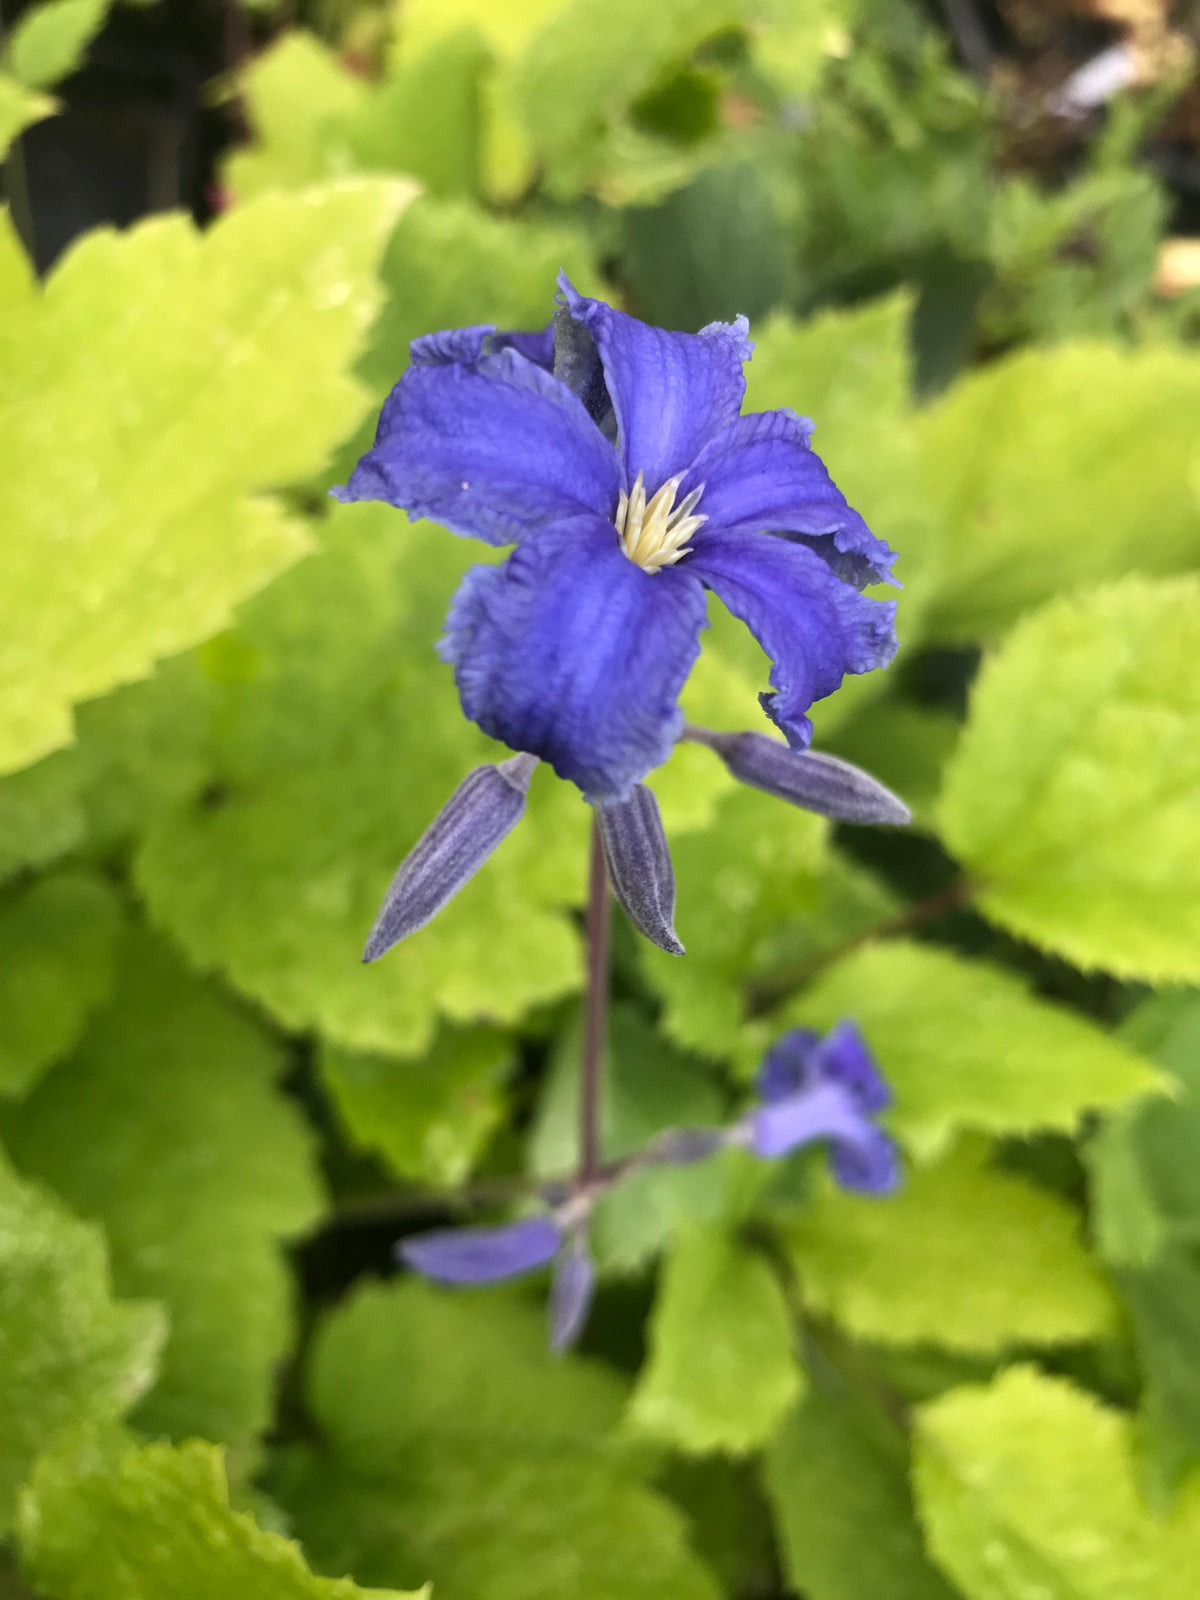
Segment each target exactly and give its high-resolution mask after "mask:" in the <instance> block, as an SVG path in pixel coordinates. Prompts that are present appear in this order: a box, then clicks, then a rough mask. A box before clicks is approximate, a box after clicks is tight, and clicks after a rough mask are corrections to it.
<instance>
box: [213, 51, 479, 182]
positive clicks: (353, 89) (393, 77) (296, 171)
mask: <svg viewBox="0 0 1200 1600" xmlns="http://www.w3.org/2000/svg"><path fill="white" fill-rule="evenodd" d="M483 65H484V52H483V46H482V43H481V42H480V40H479V38H478V36H477V35H476V34H475V33H474V32H473V31H465V32H460V33H458V34H451V35H449V36H447V37H444V38H442V39H440V40H439V41H438V42H437V43H436V44H434V45H433V46H432V47H431V48H429V49H428V50H426V51H424V52H423V53H422V54H421V55H419V56H417V57H413V56H411V55H410V54H409V53H408V52H405V53H404V55H403V56H402V58H401V60H400V61H399V63H396V64H394V65H392V66H391V68H390V70H389V72H388V75H387V77H386V78H385V79H384V80H383V82H382V83H379V84H368V83H365V82H364V81H363V80H362V79H361V78H358V77H356V76H355V75H354V74H353V73H351V72H350V71H348V70H347V68H346V67H345V66H344V65H343V64H342V62H341V61H340V60H339V59H338V57H337V56H336V55H335V54H334V53H333V52H332V51H331V50H329V49H328V48H326V46H324V45H323V44H321V43H320V42H319V41H318V40H316V39H314V38H313V37H312V35H311V34H307V33H304V32H301V31H299V30H294V31H293V32H291V33H287V34H284V35H283V36H282V38H280V39H279V40H278V41H277V42H276V44H274V45H273V46H272V48H271V49H270V50H268V51H265V52H264V53H263V54H262V55H261V56H258V57H256V58H254V59H252V60H251V61H250V62H249V63H248V64H247V66H246V69H245V70H244V72H243V73H242V74H241V77H240V88H241V90H242V93H243V94H244V95H245V97H246V100H247V103H248V105H249V109H250V115H251V118H252V120H253V124H254V128H255V133H256V135H257V139H256V143H255V144H254V145H252V146H251V147H250V148H248V149H245V150H238V151H235V152H234V153H233V154H232V155H231V156H230V158H229V160H228V162H227V164H226V168H225V172H226V179H227V181H228V183H229V186H230V189H231V191H232V193H233V194H234V196H235V197H236V198H237V199H238V200H245V199H249V198H251V197H253V196H254V195H257V194H261V193H263V192H264V191H265V190H268V189H280V188H283V189H295V188H300V187H303V186H304V185H306V184H310V183H319V182H321V181H323V180H325V179H328V178H334V177H341V176H345V175H346V174H347V173H352V172H391V173H403V174H405V175H406V176H409V177H412V178H415V179H417V180H418V181H419V182H420V183H421V184H422V186H423V187H425V188H426V189H427V190H428V191H429V192H431V193H433V194H464V193H465V194H469V193H472V192H474V190H475V189H476V188H477V187H478V167H479V137H480V128H479V123H480V107H479V102H480V76H481V72H482V69H483Z"/></svg>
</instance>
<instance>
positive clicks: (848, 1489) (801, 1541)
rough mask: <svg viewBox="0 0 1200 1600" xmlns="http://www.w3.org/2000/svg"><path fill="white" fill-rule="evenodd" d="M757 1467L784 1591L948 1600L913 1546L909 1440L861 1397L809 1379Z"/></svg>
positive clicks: (821, 1596) (813, 1597) (860, 1598)
mask: <svg viewBox="0 0 1200 1600" xmlns="http://www.w3.org/2000/svg"><path fill="white" fill-rule="evenodd" d="M765 1466H766V1472H765V1477H766V1488H767V1493H768V1494H769V1495H770V1498H771V1504H772V1506H773V1508H774V1511H775V1517H776V1521H777V1524H778V1529H779V1539H780V1545H781V1554H782V1557H783V1563H784V1571H785V1573H786V1575H787V1577H788V1579H789V1581H790V1586H791V1587H792V1588H794V1589H796V1590H798V1591H800V1592H802V1593H803V1594H804V1595H806V1596H808V1597H809V1600H865V1597H866V1596H876V1595H878V1596H881V1597H882V1596H884V1595H886V1596H887V1600H952V1596H953V1593H954V1591H953V1590H952V1589H951V1588H950V1586H949V1584H948V1583H947V1582H946V1580H945V1579H944V1578H943V1577H942V1575H941V1574H940V1573H939V1572H938V1571H937V1569H936V1568H935V1567H934V1566H933V1565H932V1563H931V1562H930V1560H929V1558H928V1556H927V1555H926V1554H925V1551H924V1548H923V1546H922V1543H921V1535H920V1532H919V1530H918V1528H917V1524H916V1517H915V1515H914V1513H913V1506H912V1496H911V1494H910V1492H909V1487H908V1448H907V1442H906V1440H905V1438H904V1436H903V1434H902V1433H901V1432H900V1430H899V1429H898V1428H897V1427H895V1426H894V1425H892V1424H889V1422H888V1421H887V1419H886V1418H884V1417H883V1416H882V1414H880V1413H879V1412H878V1411H877V1410H876V1409H875V1408H874V1407H869V1406H868V1404H867V1403H866V1402H865V1401H864V1400H863V1399H862V1398H861V1397H859V1396H856V1395H854V1394H852V1393H850V1392H841V1391H839V1390H835V1389H833V1388H831V1387H821V1388H818V1387H816V1386H815V1385H814V1386H813V1387H812V1388H811V1389H810V1390H809V1392H808V1394H807V1395H806V1397H805V1399H804V1401H803V1403H802V1404H801V1405H799V1406H797V1407H796V1409H795V1410H793V1411H792V1412H791V1413H790V1414H789V1415H788V1416H787V1417H785V1418H784V1421H783V1424H782V1426H781V1427H780V1429H779V1431H778V1432H777V1433H776V1435H775V1437H774V1439H773V1440H772V1442H771V1444H770V1446H769V1447H768V1449H767V1453H766V1463H765Z"/></svg>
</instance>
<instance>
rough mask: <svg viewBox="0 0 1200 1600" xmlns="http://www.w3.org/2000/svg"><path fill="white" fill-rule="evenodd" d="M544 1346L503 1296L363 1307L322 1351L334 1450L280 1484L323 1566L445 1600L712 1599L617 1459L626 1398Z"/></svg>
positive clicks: (671, 1527) (320, 1369)
mask: <svg viewBox="0 0 1200 1600" xmlns="http://www.w3.org/2000/svg"><path fill="white" fill-rule="evenodd" d="M545 1341H546V1327H545V1319H544V1313H543V1312H542V1311H541V1310H540V1309H539V1308H536V1307H535V1306H534V1305H533V1304H531V1303H529V1302H528V1301H524V1302H523V1301H522V1299H521V1298H519V1297H518V1296H517V1295H514V1293H513V1292H512V1291H511V1290H507V1289H506V1290H491V1291H487V1290H485V1291H480V1292H476V1293H472V1292H470V1291H466V1292H461V1291H460V1292H457V1293H456V1292H454V1291H451V1292H446V1291H437V1290H433V1289H431V1288H429V1287H427V1286H426V1285H424V1284H421V1283H417V1282H414V1281H411V1280H410V1281H408V1282H405V1283H401V1284H399V1285H395V1284H393V1285H390V1286H387V1287H382V1286H373V1287H370V1288H367V1289H364V1290H362V1291H360V1292H359V1293H358V1294H357V1295H355V1297H354V1298H353V1300H352V1301H351V1302H350V1304H349V1305H348V1306H347V1307H346V1308H345V1309H343V1310H341V1311H339V1312H337V1313H336V1314H335V1315H334V1316H333V1317H332V1318H331V1319H330V1321H329V1322H328V1324H327V1326H326V1328H325V1330H324V1332H323V1333H322V1334H321V1335H320V1336H319V1338H318V1342H317V1346H316V1351H315V1355H314V1362H313V1371H312V1376H311V1381H310V1398H311V1403H312V1407H313V1411H314V1415H315V1416H316V1417H317V1418H318V1420H319V1422H320V1426H321V1429H322V1434H323V1437H324V1438H325V1440H326V1441H327V1446H328V1451H329V1453H328V1454H327V1455H326V1456H325V1457H323V1458H322V1457H318V1456H315V1455H312V1454H308V1455H301V1456H294V1457H293V1458H292V1459H291V1460H290V1461H288V1462H285V1463H284V1468H283V1470H282V1472H281V1481H280V1484H279V1492H280V1494H281V1497H282V1498H283V1501H284V1503H285V1505H286V1506H287V1508H288V1510H289V1511H290V1512H291V1513H292V1516H293V1518H294V1519H295V1523H296V1526H297V1529H298V1530H299V1532H300V1534H301V1536H302V1537H303V1538H304V1541H305V1544H306V1546H307V1548H308V1549H309V1550H311V1551H312V1553H313V1555H314V1558H315V1559H316V1560H318V1561H319V1562H320V1563H321V1564H322V1565H323V1566H325V1567H326V1568H328V1569H330V1570H340V1571H345V1570H346V1569H347V1568H349V1569H351V1570H353V1571H354V1572H356V1573H357V1574H358V1576H359V1577H360V1579H361V1580H362V1581H364V1582H382V1583H411V1582H415V1581H416V1579H417V1574H419V1573H420V1574H424V1575H427V1576H428V1577H430V1578H431V1579H432V1580H433V1585H434V1592H435V1594H437V1595H439V1596H442V1597H444V1600H561V1597H562V1595H563V1594H564V1593H575V1592H586V1593H587V1595H588V1596H589V1600H659V1597H660V1596H662V1595H664V1594H669V1595H671V1596H672V1597H675V1596H678V1597H679V1600H714V1597H715V1593H716V1591H715V1586H714V1585H713V1583H712V1581H711V1579H710V1577H709V1576H708V1574H707V1573H706V1572H705V1570H704V1568H703V1567H702V1566H701V1564H700V1563H699V1562H698V1561H697V1560H696V1559H695V1557H694V1556H692V1555H691V1554H690V1552H689V1551H688V1550H687V1548H686V1545H685V1543H684V1538H683V1528H682V1522H681V1519H680V1517H679V1516H678V1513H676V1512H675V1511H674V1510H673V1509H672V1508H670V1507H669V1506H668V1504H667V1503H666V1502H665V1501H664V1500H662V1499H660V1498H659V1496H657V1495H655V1494H653V1493H652V1492H651V1491H649V1490H648V1489H646V1488H645V1487H643V1485H642V1484H641V1483H640V1482H639V1481H638V1480H637V1479H636V1478H634V1477H633V1476H632V1475H631V1474H630V1472H629V1470H628V1469H626V1468H624V1467H623V1466H622V1465H621V1464H620V1461H619V1458H618V1456H617V1455H616V1453H615V1452H614V1451H613V1450H612V1449H611V1448H609V1447H606V1445H605V1442H604V1441H605V1439H606V1436H607V1435H608V1433H609V1432H610V1430H611V1428H612V1426H613V1424H614V1423H615V1421H616V1419H617V1416H618V1413H619V1408H620V1404H621V1399H622V1386H621V1384H620V1383H619V1382H618V1381H617V1380H616V1378H615V1377H613V1376H611V1375H610V1374H608V1373H606V1372H605V1371H603V1370H602V1369H601V1368H599V1367H595V1366H593V1365H591V1364H590V1363H588V1362H585V1361H581V1360H579V1359H578V1358H573V1357H568V1358H566V1359H562V1358H558V1359H556V1358H554V1357H552V1356H551V1355H550V1354H549V1353H548V1351H547V1349H546V1342H545Z"/></svg>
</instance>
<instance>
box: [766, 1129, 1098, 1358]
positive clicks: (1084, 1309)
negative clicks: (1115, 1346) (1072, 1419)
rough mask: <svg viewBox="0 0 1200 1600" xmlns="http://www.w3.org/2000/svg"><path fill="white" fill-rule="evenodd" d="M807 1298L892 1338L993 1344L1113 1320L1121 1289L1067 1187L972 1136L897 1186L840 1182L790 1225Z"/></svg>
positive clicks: (1073, 1333)
mask: <svg viewBox="0 0 1200 1600" xmlns="http://www.w3.org/2000/svg"><path fill="white" fill-rule="evenodd" d="M786 1238H787V1244H788V1248H789V1250H790V1252H791V1254H792V1256H793V1258H794V1260H795V1262H796V1265H797V1268H798V1271H799V1274H800V1281H801V1283H802V1284H803V1286H804V1294H805V1298H806V1299H807V1300H809V1301H810V1302H811V1303H812V1304H813V1305H814V1306H815V1307H817V1308H818V1309H819V1310H821V1311H823V1312H825V1313H827V1314H828V1315H829V1316H831V1317H833V1318H834V1319H835V1320H836V1321H838V1322H840V1323H842V1324H844V1325H845V1327H846V1328H848V1329H849V1330H850V1331H851V1332H852V1333H855V1334H858V1335H860V1336H861V1337H863V1338H866V1339H873V1340H877V1341H878V1342H879V1343H881V1344H920V1343H923V1342H927V1343H930V1344H936V1345H942V1346H944V1347H945V1348H946V1349H948V1350H962V1351H967V1352H979V1353H981V1354H990V1353H993V1352H997V1353H998V1352H999V1351H1001V1350H1003V1349H1004V1348H1005V1346H1006V1345H1011V1344H1065V1343H1071V1342H1075V1341H1082V1340H1086V1339H1094V1338H1097V1337H1098V1336H1100V1335H1102V1334H1104V1333H1107V1332H1109V1331H1111V1328H1112V1326H1113V1321H1114V1305H1113V1300H1112V1296H1111V1294H1110V1292H1109V1290H1108V1288H1107V1285H1106V1284H1105V1282H1104V1280H1103V1279H1102V1278H1101V1276H1100V1274H1099V1272H1098V1271H1097V1270H1096V1268H1095V1266H1094V1265H1093V1263H1092V1261H1091V1259H1090V1258H1089V1257H1088V1255H1087V1254H1086V1252H1085V1250H1084V1248H1083V1246H1082V1244H1081V1243H1080V1240H1079V1219H1078V1218H1077V1216H1076V1214H1075V1212H1074V1211H1073V1210H1072V1209H1071V1208H1070V1207H1069V1206H1068V1205H1066V1204H1065V1203H1064V1202H1063V1201H1062V1200H1060V1199H1058V1198H1057V1196H1055V1195H1052V1194H1050V1193H1049V1192H1048V1191H1047V1190H1044V1189H1039V1188H1036V1187H1034V1185H1033V1184H1031V1183H1029V1182H1028V1181H1027V1180H1026V1179H1024V1178H1020V1177H1017V1176H1016V1175H1015V1174H1012V1173H1005V1172H1002V1171H1000V1170H997V1169H996V1168H993V1167H990V1166H989V1165H988V1164H987V1147H986V1146H985V1145H984V1144H983V1142H982V1141H976V1140H974V1139H963V1140H960V1142H959V1143H958V1145H957V1146H956V1147H955V1149H954V1150H953V1151H952V1152H951V1154H950V1155H949V1156H948V1157H947V1158H946V1159H945V1160H944V1161H942V1162H940V1163H938V1165H936V1166H927V1167H917V1168H915V1169H913V1170H912V1171H911V1172H909V1173H908V1174H907V1175H906V1177H905V1180H904V1183H903V1186H902V1187H901V1188H900V1190H899V1191H898V1192H897V1193H896V1194H893V1195H890V1196H888V1197H886V1198H879V1197H876V1196H862V1195H852V1194H846V1193H843V1192H842V1191H841V1190H838V1189H836V1188H834V1186H833V1185H832V1183H829V1184H827V1185H826V1187H825V1192H824V1194H823V1195H822V1197H821V1199H820V1201H819V1203H818V1204H817V1205H816V1206H815V1207H814V1208H813V1209H812V1210H811V1211H810V1212H807V1213H805V1214H803V1215H801V1216H799V1217H797V1218H796V1220H795V1221H794V1222H792V1223H790V1224H789V1225H788V1227H787V1233H786Z"/></svg>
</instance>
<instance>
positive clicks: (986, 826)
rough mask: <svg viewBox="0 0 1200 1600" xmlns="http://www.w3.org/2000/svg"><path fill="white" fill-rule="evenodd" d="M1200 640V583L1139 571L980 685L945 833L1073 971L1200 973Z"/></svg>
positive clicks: (948, 791)
mask: <svg viewBox="0 0 1200 1600" xmlns="http://www.w3.org/2000/svg"><path fill="white" fill-rule="evenodd" d="M1126 422H1128V419H1126ZM1198 632H1200V581H1197V580H1196V579H1195V578H1180V579H1176V580H1174V581H1168V580H1162V581H1158V582H1154V581H1150V580H1146V579H1141V578H1128V579H1126V580H1125V581H1124V582H1123V583H1120V584H1116V585H1113V586H1112V587H1110V588H1106V589H1100V590H1097V591H1095V592H1094V593H1092V594H1089V595H1086V596H1084V597H1083V598H1081V599H1066V600H1059V601H1056V602H1055V603H1053V604H1052V605H1048V606H1046V607H1044V608H1043V609H1042V610H1040V611H1038V612H1035V613H1034V614H1033V615H1032V616H1030V617H1027V618H1026V619H1025V620H1024V622H1022V623H1021V624H1020V626H1019V627H1018V628H1016V629H1015V630H1014V631H1013V633H1012V634H1011V636H1010V637H1009V639H1008V640H1007V641H1006V643H1005V645H1004V646H1003V648H1002V649H1001V650H1000V651H999V652H998V653H997V655H996V656H995V657H994V658H993V659H992V660H991V661H990V662H989V663H988V664H987V665H986V666H985V668H984V670H983V672H982V674H981V675H980V678H979V680H978V682H977V683H976V686H975V689H974V692H973V695H972V699H971V714H970V718H969V720H968V723H967V727H966V729H965V731H964V733H963V737H962V739H961V741H960V743H959V745H958V748H957V750H956V752H955V755H954V757H953V759H952V760H951V762H950V765H949V766H948V768H947V770H946V779H945V788H944V790H943V794H942V803H941V820H942V828H943V830H944V835H945V839H946V843H947V844H948V846H949V848H950V849H951V850H953V851H954V852H955V854H956V855H958V856H959V857H960V858H961V859H962V860H963V861H964V862H965V864H966V866H967V867H968V869H969V871H970V872H971V874H972V876H973V877H974V878H975V879H976V880H977V881H978V884H979V896H978V898H979V904H980V906H981V907H982V909H983V910H984V911H985V912H986V913H987V914H988V915H989V916H991V917H994V918H995V919H996V921H997V922H1000V923H1002V924H1003V925H1004V926H1005V927H1006V928H1008V929H1009V930H1010V931H1012V932H1014V933H1016V934H1018V935H1020V936H1021V937H1022V938H1025V939H1029V940H1031V941H1032V942H1033V943H1035V944H1037V945H1040V946H1041V947H1042V948H1043V949H1046V950H1050V951H1052V952H1053V953H1054V954H1056V955H1062V956H1065V957H1066V958H1067V959H1068V960H1069V961H1071V962H1073V963H1074V964H1075V965H1076V966H1079V967H1084V968H1095V967H1099V968H1103V969H1104V970H1106V971H1108V972H1113V973H1117V974H1119V975H1120V976H1123V977H1134V978H1144V979H1147V980H1149V981H1160V980H1163V981H1190V980H1194V979H1197V978H1200V666H1198V664H1197V655H1196V649H1195V641H1196V638H1197V634H1198Z"/></svg>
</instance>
